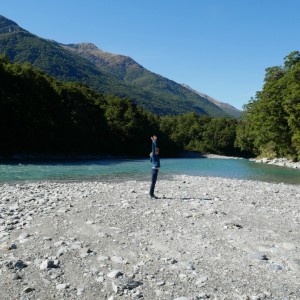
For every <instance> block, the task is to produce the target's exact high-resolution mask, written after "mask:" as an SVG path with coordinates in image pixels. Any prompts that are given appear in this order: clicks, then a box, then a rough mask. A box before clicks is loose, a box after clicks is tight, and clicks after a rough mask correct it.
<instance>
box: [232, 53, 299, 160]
mask: <svg viewBox="0 0 300 300" xmlns="http://www.w3.org/2000/svg"><path fill="white" fill-rule="evenodd" d="M235 145H236V146H237V147H239V148H240V149H241V150H244V151H248V152H252V153H253V154H254V155H257V156H262V157H269V158H274V157H286V158H291V159H294V160H299V159H300V53H299V51H294V52H292V53H290V54H289V55H288V56H286V57H285V58H284V65H283V66H275V67H270V68H268V69H266V75H265V79H264V86H263V89H262V91H259V92H257V93H256V97H255V98H253V99H251V100H250V101H249V103H248V104H247V105H245V107H244V113H243V118H242V122H241V124H239V126H238V127H237V139H236V143H235Z"/></svg>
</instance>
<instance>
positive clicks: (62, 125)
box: [0, 51, 300, 160]
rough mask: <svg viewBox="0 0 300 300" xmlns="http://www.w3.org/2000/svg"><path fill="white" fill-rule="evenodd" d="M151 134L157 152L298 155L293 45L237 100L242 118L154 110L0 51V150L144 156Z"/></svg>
mask: <svg viewBox="0 0 300 300" xmlns="http://www.w3.org/2000/svg"><path fill="white" fill-rule="evenodd" d="M154 133H155V134H157V135H159V137H160V148H161V154H162V156H165V157H168V156H169V157H170V156H178V155H180V154H181V153H182V152H183V151H197V152H202V153H216V154H221V155H234V156H266V157H290V158H293V159H294V160H298V159H299V158H300V54H299V52H297V51H295V52H292V53H291V54H290V55H288V56H287V57H285V59H284V65H283V66H276V67H271V68H268V69H267V70H266V75H265V82H264V86H263V89H262V91H259V92H257V93H256V97H255V98H252V99H251V100H250V101H249V103H248V104H246V105H245V106H244V112H243V117H242V120H237V119H233V118H226V117H225V118H212V117H210V116H208V115H200V114H197V113H195V112H191V113H187V114H181V115H172V116H171V115H169V116H159V115H156V114H153V113H150V112H148V111H146V110H144V109H143V108H142V107H141V106H137V105H136V104H134V103H133V102H132V101H130V100H129V99H121V98H119V97H117V96H113V95H111V96H103V95H101V94H99V93H97V92H95V91H94V90H93V89H91V88H89V87H87V86H85V85H83V84H80V83H74V82H72V83H71V82H69V83H65V82H61V81H58V80H57V79H54V78H53V77H50V76H49V75H47V74H46V73H44V72H42V71H39V70H37V69H35V68H33V67H32V66H31V65H30V64H18V63H11V62H10V61H9V59H8V58H6V57H3V56H2V57H0V134H1V148H0V155H1V156H6V155H7V156H10V155H13V154H46V155H47V154H49V155H50V154H51V155H53V154H54V155H55V154H58V155H60V154H65V155H71V156H72V155H101V154H109V155H129V156H147V155H148V152H149V143H150V139H149V137H150V136H151V135H153V134H154Z"/></svg>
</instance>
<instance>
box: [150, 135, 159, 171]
mask: <svg viewBox="0 0 300 300" xmlns="http://www.w3.org/2000/svg"><path fill="white" fill-rule="evenodd" d="M155 148H157V143H156V142H155V141H153V142H152V152H151V156H150V162H152V168H153V169H156V168H160V159H159V155H157V154H155Z"/></svg>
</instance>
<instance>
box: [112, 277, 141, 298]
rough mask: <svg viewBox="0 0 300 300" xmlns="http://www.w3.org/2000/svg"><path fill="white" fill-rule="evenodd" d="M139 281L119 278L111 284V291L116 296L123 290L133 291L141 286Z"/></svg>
mask: <svg viewBox="0 0 300 300" xmlns="http://www.w3.org/2000/svg"><path fill="white" fill-rule="evenodd" d="M142 284H143V283H142V282H141V281H135V280H132V279H128V278H120V279H117V280H115V281H113V282H112V289H113V291H114V292H115V293H116V294H120V293H122V292H123V291H124V290H133V289H135V288H137V287H138V286H140V285H142Z"/></svg>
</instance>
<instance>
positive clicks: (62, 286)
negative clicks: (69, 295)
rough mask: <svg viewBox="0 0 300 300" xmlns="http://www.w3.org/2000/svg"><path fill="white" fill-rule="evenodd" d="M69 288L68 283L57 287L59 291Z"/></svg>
mask: <svg viewBox="0 0 300 300" xmlns="http://www.w3.org/2000/svg"><path fill="white" fill-rule="evenodd" d="M67 288H68V285H67V284H66V283H61V284H57V285H56V289H57V290H59V291H62V290H65V289H67Z"/></svg>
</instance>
